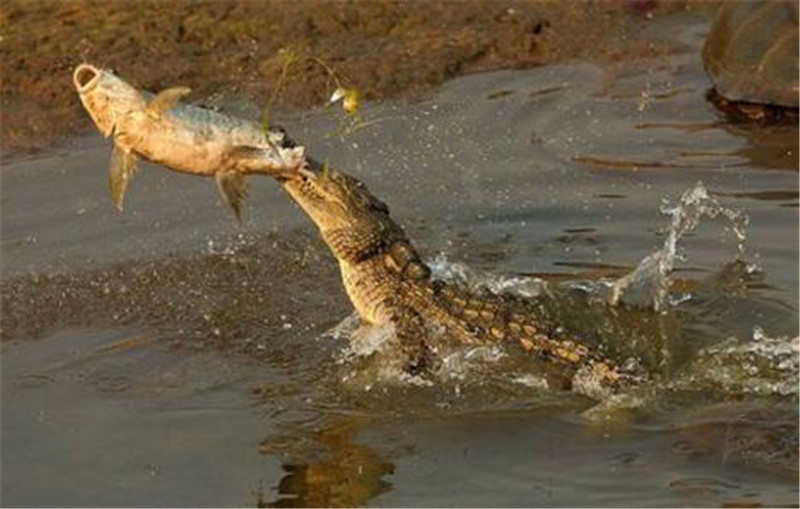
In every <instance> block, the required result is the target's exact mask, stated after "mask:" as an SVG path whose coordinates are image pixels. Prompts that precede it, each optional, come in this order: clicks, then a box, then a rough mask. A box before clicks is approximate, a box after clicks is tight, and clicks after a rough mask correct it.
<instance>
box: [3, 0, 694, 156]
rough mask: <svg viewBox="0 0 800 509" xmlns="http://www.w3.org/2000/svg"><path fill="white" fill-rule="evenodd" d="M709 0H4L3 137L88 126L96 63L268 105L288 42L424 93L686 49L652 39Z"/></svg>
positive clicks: (319, 79) (312, 92) (308, 79)
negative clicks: (83, 72) (468, 77)
mask: <svg viewBox="0 0 800 509" xmlns="http://www.w3.org/2000/svg"><path fill="white" fill-rule="evenodd" d="M708 8H709V4H707V3H697V2H677V1H676V2H656V1H647V0H629V1H627V2H592V3H588V2H542V1H498V2H485V1H465V2H408V3H406V2H394V1H363V2H346V3H345V2H323V1H304V2H280V1H271V2H209V1H201V2H180V1H173V2H155V1H137V2H130V3H129V2H97V1H86V0H68V1H24V0H14V1H7V2H3V4H2V6H0V37H1V38H0V60H1V61H2V67H3V71H2V74H0V101H1V102H2V119H0V145H2V148H3V155H4V156H9V155H13V154H14V153H19V152H30V151H35V150H41V149H44V148H47V147H48V146H50V145H52V143H53V142H54V141H56V140H58V139H59V138H63V136H64V135H67V134H69V135H74V134H79V133H81V132H87V131H88V130H89V129H90V127H91V125H90V122H89V119H88V117H87V116H86V115H85V113H84V112H83V111H82V110H81V107H80V104H79V102H78V100H77V98H76V96H75V93H74V90H73V87H72V84H71V81H70V77H71V70H72V69H73V68H74V67H75V66H76V65H77V64H79V63H81V62H84V61H88V62H92V63H94V64H97V65H102V66H104V67H107V68H112V69H114V70H116V71H117V72H119V73H120V74H121V75H122V76H125V77H126V79H128V80H131V81H132V82H133V83H135V84H136V85H138V86H141V87H144V88H146V89H149V90H159V89H163V88H165V87H169V86H175V85H178V84H180V85H188V86H190V87H192V88H193V89H194V94H193V99H194V100H203V99H207V98H209V97H211V96H213V95H214V94H218V93H229V94H232V95H236V96H244V97H248V98H250V99H252V100H253V101H255V102H256V103H262V104H266V102H267V101H268V98H269V97H270V95H271V94H272V91H273V87H274V85H275V83H276V82H277V81H278V77H279V75H280V73H281V71H282V67H283V63H284V56H283V54H282V52H281V50H284V49H286V50H291V51H292V52H293V53H295V54H297V55H298V56H300V57H316V58H319V59H322V60H323V61H324V62H326V64H327V65H328V66H329V67H330V68H331V69H332V70H333V71H334V72H335V73H336V74H337V76H339V77H340V79H341V80H342V82H343V83H345V84H347V85H349V86H353V87H356V88H357V89H358V90H360V91H361V92H362V94H363V95H364V97H365V98H366V99H368V100H380V99H385V98H394V97H400V96H407V97H414V96H418V95H419V94H421V93H424V92H425V91H427V90H429V89H431V88H432V87H433V86H435V85H438V84H440V83H443V82H444V81H446V80H448V79H450V78H452V77H455V76H458V75H463V74H467V73H472V72H477V71H486V70H493V69H508V68H529V67H534V66H538V65H544V64H552V63H557V62H563V61H567V60H571V59H575V58H580V59H581V60H588V61H592V60H603V61H616V60H621V59H625V60H626V61H631V60H635V59H637V58H652V57H653V56H657V55H659V54H664V53H669V52H671V51H674V49H675V43H674V42H672V41H670V40H669V39H663V40H654V39H652V37H650V38H648V37H647V36H645V35H643V30H642V29H643V27H644V26H646V24H647V23H649V22H651V21H652V20H653V19H654V18H656V17H658V16H659V15H662V14H665V13H667V12H674V11H677V10H684V9H708ZM288 83H289V86H287V87H286V89H285V90H283V91H282V93H281V97H280V100H279V101H278V102H279V104H281V105H285V106H291V107H301V108H308V107H313V106H318V105H321V104H323V103H324V101H325V99H326V98H327V97H329V94H330V93H331V91H332V89H331V82H330V78H329V75H328V73H327V71H326V70H325V69H324V68H323V67H322V66H320V65H318V64H315V63H313V62H312V61H310V60H300V61H299V62H298V63H297V65H295V66H293V67H292V70H291V73H290V76H289V81H288Z"/></svg>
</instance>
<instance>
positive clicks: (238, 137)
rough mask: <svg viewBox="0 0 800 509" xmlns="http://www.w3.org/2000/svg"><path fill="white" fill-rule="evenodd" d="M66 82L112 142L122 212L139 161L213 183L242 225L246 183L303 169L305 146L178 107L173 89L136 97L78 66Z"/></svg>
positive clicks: (181, 93) (119, 83)
mask: <svg viewBox="0 0 800 509" xmlns="http://www.w3.org/2000/svg"><path fill="white" fill-rule="evenodd" d="M73 82H74V84H75V88H76V90H77V92H78V95H79V97H80V100H81V103H82V104H83V106H84V108H85V109H86V111H87V112H88V113H89V116H90V117H91V118H92V120H93V121H94V123H95V125H96V126H97V128H98V129H99V131H100V132H101V133H102V134H103V136H105V137H106V138H111V139H112V140H113V144H114V147H113V150H112V154H111V162H110V168H109V187H110V190H111V197H112V201H113V203H114V205H115V206H116V207H117V209H119V210H120V211H121V210H122V208H123V203H124V200H125V194H126V192H127V189H128V184H129V183H130V181H131V180H132V179H133V176H134V174H135V173H136V168H137V161H138V159H139V158H143V159H146V160H149V161H152V162H154V163H157V164H160V165H162V166H164V167H166V168H168V169H170V170H174V171H178V172H183V173H190V174H194V175H202V176H210V177H214V179H215V180H216V183H217V187H218V189H219V192H220V195H221V197H222V199H223V201H224V202H225V203H226V204H227V205H228V206H230V208H231V209H232V211H233V213H234V215H235V216H236V218H237V219H238V220H239V221H241V220H242V209H243V204H244V200H245V197H246V195H247V185H246V182H245V177H246V176H248V175H250V174H265V175H269V176H271V177H275V178H279V177H280V175H282V174H284V173H285V174H291V173H295V172H296V171H298V169H300V168H302V167H303V166H304V165H305V164H306V156H305V149H304V147H302V146H300V145H297V144H296V143H295V142H294V141H292V140H291V139H290V138H289V137H288V135H287V134H286V133H285V131H283V130H282V129H279V128H270V129H264V128H262V126H261V125H260V124H258V123H256V122H251V121H248V120H244V119H240V118H236V117H232V116H229V115H225V114H223V113H219V112H217V111H213V110H210V109H207V108H203V107H200V106H195V105H192V104H187V103H183V102H181V101H182V99H184V98H185V97H186V96H187V95H189V94H190V93H191V89H189V88H188V87H182V86H176V87H172V88H167V89H165V90H162V91H161V92H158V93H156V94H153V93H150V92H147V91H140V90H138V89H137V88H136V87H134V86H133V85H131V84H129V83H127V82H126V81H124V80H123V79H121V78H120V77H118V76H117V75H116V74H115V73H114V72H113V71H110V70H107V69H101V68H98V67H95V66H93V65H90V64H87V63H83V64H80V65H78V66H77V67H76V68H75V70H74V72H73Z"/></svg>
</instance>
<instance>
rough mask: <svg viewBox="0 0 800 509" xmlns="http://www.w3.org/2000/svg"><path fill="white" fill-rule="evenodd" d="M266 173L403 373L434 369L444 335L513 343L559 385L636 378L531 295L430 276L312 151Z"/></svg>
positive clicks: (382, 208)
mask: <svg viewBox="0 0 800 509" xmlns="http://www.w3.org/2000/svg"><path fill="white" fill-rule="evenodd" d="M275 178H276V179H277V180H278V181H279V182H280V183H281V184H282V185H283V188H284V189H285V190H286V191H287V192H288V194H289V195H290V196H291V198H292V199H293V200H294V201H295V202H296V203H297V204H298V205H299V206H300V207H301V208H302V209H303V210H304V211H305V213H306V214H307V215H308V216H309V217H310V219H311V220H312V221H313V222H314V223H315V224H316V226H317V228H318V229H319V232H320V234H321V236H322V239H323V240H324V242H325V243H326V245H327V246H328V248H329V249H330V251H331V253H332V254H333V256H334V257H335V258H336V260H337V261H338V264H339V268H340V271H341V277H342V282H343V284H344V288H345V290H346V292H347V295H348V296H349V298H350V301H351V302H352V304H353V306H354V308H355V310H356V312H357V313H358V315H359V317H360V318H361V320H362V322H363V323H365V324H370V325H379V326H380V325H387V324H391V325H392V326H394V329H395V334H396V336H397V338H398V340H399V341H400V344H401V346H402V348H403V349H404V350H405V353H406V355H407V359H408V360H407V365H406V370H407V371H408V372H410V373H421V372H425V371H429V370H431V369H433V368H435V366H436V365H437V363H438V356H437V346H436V345H437V344H441V343H440V342H441V341H442V338H447V339H448V340H453V341H456V342H458V343H461V344H464V345H487V344H497V343H510V344H515V345H518V346H519V347H520V348H522V350H523V351H524V352H527V353H529V354H531V355H532V356H534V357H536V358H538V359H542V360H544V361H546V364H547V365H551V366H553V367H555V370H556V371H558V372H559V373H560V375H561V376H560V380H561V383H563V384H564V386H565V387H567V388H568V387H569V386H570V385H571V382H572V380H574V379H575V377H576V376H580V377H582V379H584V380H590V381H591V384H589V385H594V386H597V387H600V388H602V391H603V392H604V393H608V392H609V391H611V392H613V391H616V390H617V389H618V388H620V387H621V386H624V385H627V384H630V383H632V382H634V381H635V380H636V379H637V378H638V377H640V374H638V373H634V372H633V371H631V370H626V369H625V368H624V367H622V366H620V365H619V364H618V363H615V362H614V361H613V360H611V359H609V358H607V356H606V355H604V354H603V353H602V352H601V351H599V350H598V349H596V348H592V347H590V345H588V344H585V343H582V342H580V341H578V340H576V339H575V338H574V337H566V338H565V337H560V336H563V334H561V335H560V334H558V333H557V332H555V330H554V327H552V326H551V325H548V324H549V323H551V322H552V319H551V317H549V316H548V310H547V308H546V306H544V305H543V303H542V302H541V301H540V300H537V299H530V298H524V297H522V296H518V295H513V294H505V293H503V294H498V293H493V292H491V291H490V290H488V289H485V290H483V291H479V292H476V291H474V290H473V291H471V290H469V289H467V288H466V287H464V286H462V285H459V284H457V283H455V282H453V281H444V280H442V279H439V278H436V277H435V276H434V275H433V274H432V271H431V269H430V267H429V266H428V265H427V264H426V263H425V262H424V261H423V259H422V258H421V256H420V254H419V252H418V251H417V249H416V248H415V247H414V245H413V244H412V242H411V241H410V240H409V238H408V236H407V235H406V233H405V231H404V230H403V228H402V227H401V226H400V225H399V224H398V223H397V222H396V221H395V220H394V219H393V218H392V216H391V214H390V212H389V207H388V206H387V205H386V204H385V203H384V202H383V201H381V200H380V199H378V198H377V197H376V196H375V195H373V194H372V193H371V192H370V191H369V189H368V188H367V186H366V185H365V184H364V183H363V182H362V181H361V180H359V179H357V178H355V177H353V176H351V175H348V174H346V173H344V172H341V171H337V170H335V169H333V168H330V167H329V166H328V165H327V164H320V163H319V162H316V161H314V160H313V159H311V158H309V159H308V160H307V163H306V164H305V165H303V166H302V167H299V168H298V169H297V170H296V171H294V172H281V173H279V174H276V175H275Z"/></svg>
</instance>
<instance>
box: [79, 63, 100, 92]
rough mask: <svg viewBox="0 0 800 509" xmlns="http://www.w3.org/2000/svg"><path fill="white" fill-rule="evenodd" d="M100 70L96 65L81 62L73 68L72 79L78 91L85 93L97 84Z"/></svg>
mask: <svg viewBox="0 0 800 509" xmlns="http://www.w3.org/2000/svg"><path fill="white" fill-rule="evenodd" d="M100 74H101V71H100V69H98V68H97V67H95V66H93V65H89V64H81V65H79V66H78V67H76V68H75V72H74V73H73V74H72V81H73V82H74V83H75V88H76V89H78V93H81V94H85V93H87V92H89V91H91V90H92V89H93V88H94V87H96V86H97V83H98V82H99V81H100Z"/></svg>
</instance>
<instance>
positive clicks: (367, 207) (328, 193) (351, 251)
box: [277, 161, 405, 263]
mask: <svg viewBox="0 0 800 509" xmlns="http://www.w3.org/2000/svg"><path fill="white" fill-rule="evenodd" d="M277 178H278V180H279V181H281V182H282V183H283V186H284V188H285V189H286V191H287V192H288V193H289V194H290V195H291V197H292V198H293V199H294V201H296V202H297V203H298V205H300V207H301V208H302V209H303V210H304V211H305V212H306V214H308V216H309V217H310V218H311V220H312V221H314V223H315V224H316V225H317V227H318V228H319V230H320V233H321V234H322V236H323V238H324V239H325V241H326V243H327V244H328V246H329V247H330V248H331V250H332V251H333V253H334V255H335V256H336V257H337V259H339V261H340V262H351V263H353V262H359V261H361V260H364V259H367V258H369V257H370V256H372V255H374V254H377V253H379V252H380V251H381V250H382V249H383V248H385V247H387V246H390V245H391V244H392V243H394V242H395V241H397V240H400V239H403V238H405V236H404V234H403V232H402V230H401V229H400V227H399V226H397V224H396V223H395V222H394V221H393V220H392V219H391V217H390V216H389V208H388V207H387V206H386V204H385V203H383V202H382V201H381V200H379V199H378V198H376V197H375V196H374V195H373V194H372V193H371V192H369V190H368V189H367V187H366V186H365V185H364V183H363V182H361V181H360V180H358V179H356V178H354V177H351V176H349V175H346V174H344V173H340V172H338V171H336V170H333V169H331V168H328V167H327V165H325V166H323V165H320V164H319V163H316V162H314V161H310V162H309V164H308V165H307V166H305V167H303V168H301V169H299V170H297V171H295V172H292V173H290V174H285V173H284V174H281V175H280V176H277Z"/></svg>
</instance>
